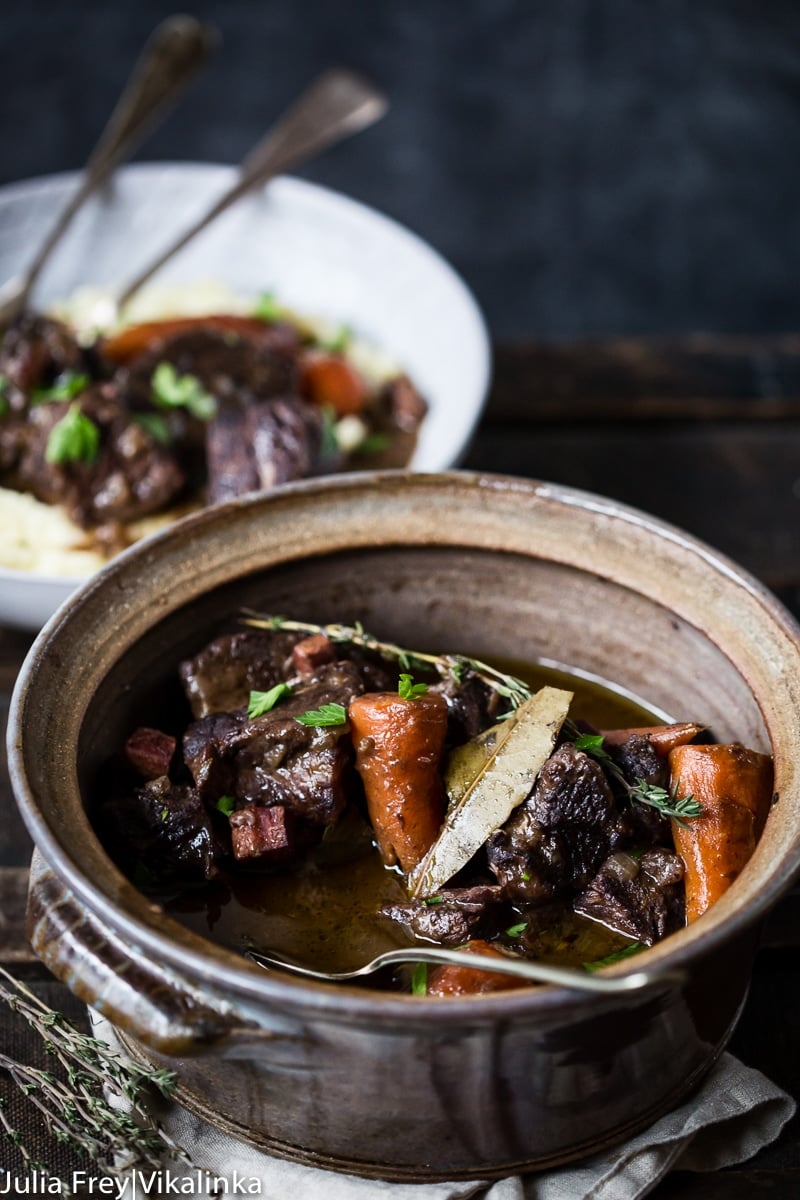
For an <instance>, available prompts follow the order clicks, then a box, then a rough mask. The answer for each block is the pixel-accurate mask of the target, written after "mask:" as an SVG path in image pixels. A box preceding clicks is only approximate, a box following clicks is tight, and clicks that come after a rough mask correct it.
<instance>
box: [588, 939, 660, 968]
mask: <svg viewBox="0 0 800 1200" xmlns="http://www.w3.org/2000/svg"><path fill="white" fill-rule="evenodd" d="M646 949H647V946H645V945H644V944H643V943H642V942H633V943H632V944H631V945H630V946H625V948H624V949H623V950H617V951H615V953H614V954H607V955H606V957H605V958H598V959H595V961H594V962H588V963H584V964H583V969H584V971H600V970H601V969H602V968H603V967H613V965H614V963H618V962H622V961H623V959H625V958H631V957H632V956H633V955H634V954H640V953H641V952H642V950H646Z"/></svg>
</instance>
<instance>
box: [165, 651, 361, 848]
mask: <svg viewBox="0 0 800 1200" xmlns="http://www.w3.org/2000/svg"><path fill="white" fill-rule="evenodd" d="M363 690H364V685H363V683H362V680H361V677H360V676H359V673H358V671H357V670H356V668H355V667H354V666H353V664H352V663H348V662H336V663H331V664H330V665H329V666H325V667H321V668H320V670H319V672H318V673H317V677H316V679H315V681H314V682H313V683H309V684H305V685H301V686H299V687H296V688H295V689H294V692H293V694H292V695H291V696H290V697H289V698H286V699H282V700H281V701H280V702H279V703H278V704H277V705H276V706H275V708H273V709H271V710H270V711H269V712H267V713H264V715H263V716H261V717H256V718H255V719H253V720H248V718H247V716H246V713H245V712H243V711H240V712H238V713H221V714H218V715H216V716H213V715H212V716H208V717H205V718H203V719H202V720H200V721H197V722H195V724H194V725H192V726H190V727H189V729H188V730H187V732H186V735H185V737H184V759H185V761H186V764H187V766H188V767H189V769H190V771H191V772H192V776H193V778H194V781H195V785H196V786H197V787H198V788H199V789H200V790H201V791H202V794H203V796H205V797H206V798H207V799H208V800H209V801H215V800H216V799H218V798H219V797H220V796H222V795H230V796H233V797H234V798H235V799H236V801H237V803H238V804H239V806H246V805H248V804H260V805H266V806H272V805H282V806H283V807H285V808H286V809H288V810H289V811H290V812H292V813H294V814H295V815H297V816H299V817H303V818H304V819H306V820H308V821H310V822H311V823H312V824H314V825H317V826H321V827H322V826H326V825H330V824H333V822H334V821H335V820H336V819H337V818H338V816H339V815H340V814H341V812H342V811H343V810H344V808H345V806H346V804H347V797H348V785H352V773H351V772H352V758H353V751H352V745H351V741H350V736H349V726H348V725H347V724H346V722H345V723H343V724H341V725H332V726H318V725H306V724H302V723H301V722H300V721H298V720H297V718H298V717H299V716H302V715H303V714H305V713H306V712H309V711H312V710H317V709H319V708H320V707H321V706H322V705H323V704H340V705H342V707H343V708H345V709H346V708H347V707H348V705H349V704H350V702H351V700H354V699H355V697H356V696H358V695H360V694H361V693H362V692H363Z"/></svg>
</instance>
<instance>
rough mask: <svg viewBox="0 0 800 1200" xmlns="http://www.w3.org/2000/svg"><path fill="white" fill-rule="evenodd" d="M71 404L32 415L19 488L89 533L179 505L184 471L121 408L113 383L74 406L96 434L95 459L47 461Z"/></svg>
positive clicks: (18, 467)
mask: <svg viewBox="0 0 800 1200" xmlns="http://www.w3.org/2000/svg"><path fill="white" fill-rule="evenodd" d="M72 403H73V401H68V402H67V401H59V402H52V403H48V404H39V405H35V406H34V407H33V408H31V410H30V413H29V416H28V421H27V428H26V434H25V440H24V445H23V446H22V448H21V450H20V453H19V455H18V458H17V461H16V463H15V466H14V470H13V473H12V479H11V485H12V486H13V487H15V488H17V489H18V490H19V491H25V492H30V493H32V494H33V495H34V496H36V498H37V499H38V500H42V501H44V502H45V503H47V504H60V505H62V506H63V507H64V508H66V510H67V512H68V513H69V515H70V516H71V517H72V519H73V520H74V521H76V522H77V524H79V525H81V526H83V527H84V528H92V527H94V526H97V525H103V524H105V523H107V522H111V521H133V520H135V519H137V518H139V517H143V516H146V515H147V514H148V513H152V512H156V511H158V510H159V509H163V508H166V507H167V506H168V505H169V504H170V503H171V502H172V501H174V500H176V499H177V498H178V496H179V495H180V493H181V492H182V491H183V489H184V487H185V485H186V477H185V475H184V473H183V471H182V470H181V468H180V467H179V466H178V464H177V463H176V461H175V459H174V458H173V457H172V455H171V454H170V452H169V450H168V449H167V448H165V447H163V446H161V445H160V444H159V443H158V442H157V441H156V440H155V439H154V438H153V437H152V435H151V434H150V433H149V432H148V431H147V430H146V429H145V428H143V427H142V426H141V425H140V424H138V423H137V421H136V419H135V417H134V416H132V415H131V414H130V413H129V412H127V411H126V410H125V409H124V408H123V407H121V406H120V404H119V402H118V397H117V393H116V389H115V387H114V385H113V384H108V383H105V384H97V385H95V386H94V387H92V388H91V389H90V390H89V391H87V392H85V393H84V394H83V395H82V396H81V397H80V399H79V400H76V401H74V403H78V404H79V405H80V410H81V413H82V414H83V415H84V416H85V417H86V418H88V419H89V420H90V421H92V422H93V424H94V425H95V427H96V429H97V431H98V434H99V452H98V455H97V458H96V459H95V460H94V461H92V462H88V461H81V460H78V461H68V462H63V463H53V462H49V461H48V459H47V447H48V442H49V439H50V435H51V433H52V432H53V429H54V427H55V426H56V425H57V424H58V422H59V421H61V420H62V419H63V418H64V417H66V415H67V413H68V412H69V410H70V408H71V406H72Z"/></svg>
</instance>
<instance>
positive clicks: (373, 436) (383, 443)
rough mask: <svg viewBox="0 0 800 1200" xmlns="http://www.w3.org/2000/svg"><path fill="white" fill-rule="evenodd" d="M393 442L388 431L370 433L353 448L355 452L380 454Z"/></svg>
mask: <svg viewBox="0 0 800 1200" xmlns="http://www.w3.org/2000/svg"><path fill="white" fill-rule="evenodd" d="M391 444H392V439H391V438H390V437H389V435H388V433H368V434H367V436H366V437H365V438H364V439H363V440H362V441H360V442H359V443H358V445H357V446H356V448H355V449H354V450H353V453H354V454H380V453H381V452H382V451H383V450H387V449H388V448H389V446H391Z"/></svg>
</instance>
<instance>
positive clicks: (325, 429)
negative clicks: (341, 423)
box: [319, 404, 341, 459]
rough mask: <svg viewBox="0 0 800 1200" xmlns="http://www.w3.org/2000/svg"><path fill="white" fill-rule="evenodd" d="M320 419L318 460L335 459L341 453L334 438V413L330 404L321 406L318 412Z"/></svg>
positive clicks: (337, 440) (337, 441) (336, 438)
mask: <svg viewBox="0 0 800 1200" xmlns="http://www.w3.org/2000/svg"><path fill="white" fill-rule="evenodd" d="M320 416H321V417H322V433H321V439H322V440H321V442H320V447H319V454H320V458H323V459H328V458H337V457H338V455H339V454H340V453H341V450H340V447H339V439H338V437H337V436H336V412H335V411H334V409H332V408H331V406H330V404H325V405H323V407H322V409H321V410H320Z"/></svg>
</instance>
